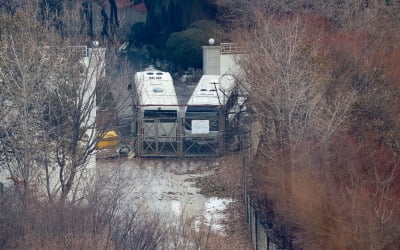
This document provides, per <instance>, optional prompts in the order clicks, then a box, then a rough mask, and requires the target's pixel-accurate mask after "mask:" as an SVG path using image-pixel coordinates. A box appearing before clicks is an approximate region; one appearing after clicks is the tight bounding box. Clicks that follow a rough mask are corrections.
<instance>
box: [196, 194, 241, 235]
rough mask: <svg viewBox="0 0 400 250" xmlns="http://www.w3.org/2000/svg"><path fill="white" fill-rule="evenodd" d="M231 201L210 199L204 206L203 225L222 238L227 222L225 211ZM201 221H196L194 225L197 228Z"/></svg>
mask: <svg viewBox="0 0 400 250" xmlns="http://www.w3.org/2000/svg"><path fill="white" fill-rule="evenodd" d="M232 202H233V200H232V199H222V198H218V197H211V198H210V199H208V200H207V201H206V203H205V204H204V212H203V218H202V219H203V223H204V224H205V225H207V226H208V227H210V229H211V231H212V232H214V233H216V234H219V235H222V236H224V235H225V222H226V220H227V217H226V216H227V215H226V212H227V211H226V210H227V208H228V206H229V204H230V203H232ZM200 223H201V220H197V221H196V223H195V225H196V227H198V226H199V224H200Z"/></svg>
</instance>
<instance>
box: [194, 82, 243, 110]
mask: <svg viewBox="0 0 400 250" xmlns="http://www.w3.org/2000/svg"><path fill="white" fill-rule="evenodd" d="M234 87H235V78H234V77H233V76H231V75H203V76H202V77H201V79H200V81H199V83H198V84H197V86H196V88H195V90H194V92H193V94H192V96H191V97H190V99H189V101H188V103H187V105H190V106H192V105H225V104H226V102H227V100H228V97H229V96H230V94H231V92H232V90H233V89H234Z"/></svg>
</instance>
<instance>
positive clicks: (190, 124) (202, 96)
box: [184, 75, 238, 143]
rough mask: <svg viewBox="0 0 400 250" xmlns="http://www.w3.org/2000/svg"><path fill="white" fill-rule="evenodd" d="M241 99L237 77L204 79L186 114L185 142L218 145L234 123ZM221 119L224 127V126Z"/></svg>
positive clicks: (200, 82) (206, 76) (212, 76)
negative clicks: (239, 97)
mask: <svg viewBox="0 0 400 250" xmlns="http://www.w3.org/2000/svg"><path fill="white" fill-rule="evenodd" d="M237 98H238V94H237V88H236V83H235V79H234V77H233V76H231V75H203V76H202V77H201V79H200V81H199V83H198V84H197V86H196V88H195V90H194V92H193V94H192V96H191V97H190V99H189V101H188V103H187V107H186V110H185V122H184V128H185V139H186V140H189V141H190V140H191V141H198V143H214V142H216V141H217V140H218V136H223V135H222V134H221V132H224V131H225V129H226V128H228V126H229V123H230V122H231V121H233V118H234V115H235V112H236V111H235V110H236V108H237ZM221 119H223V120H224V122H223V124H220V123H221ZM226 123H228V124H226Z"/></svg>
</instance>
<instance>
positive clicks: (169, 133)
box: [135, 67, 179, 142]
mask: <svg viewBox="0 0 400 250" xmlns="http://www.w3.org/2000/svg"><path fill="white" fill-rule="evenodd" d="M135 86H136V91H137V101H138V103H137V104H136V107H137V110H138V119H137V121H138V124H137V129H138V130H139V131H137V132H138V134H139V135H142V136H144V140H145V141H158V142H175V141H176V129H177V122H178V113H179V106H178V99H177V96H176V93H175V87H174V83H173V79H172V77H171V74H170V73H168V72H163V71H159V70H156V69H154V68H152V67H151V68H147V69H145V71H141V72H137V73H136V74H135Z"/></svg>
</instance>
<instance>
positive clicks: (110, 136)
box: [97, 130, 118, 149]
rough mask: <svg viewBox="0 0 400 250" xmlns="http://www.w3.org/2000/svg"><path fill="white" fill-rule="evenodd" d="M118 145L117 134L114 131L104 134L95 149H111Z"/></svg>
mask: <svg viewBox="0 0 400 250" xmlns="http://www.w3.org/2000/svg"><path fill="white" fill-rule="evenodd" d="M116 145H118V134H117V132H116V131H115V130H110V131H107V132H105V133H104V135H103V136H102V139H101V140H100V141H99V142H98V143H97V149H105V148H112V147H115V146H116Z"/></svg>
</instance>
